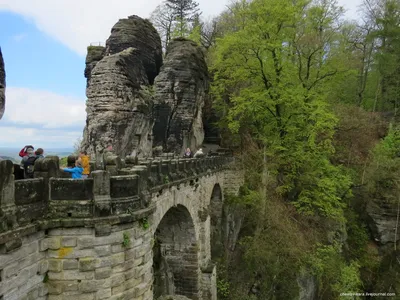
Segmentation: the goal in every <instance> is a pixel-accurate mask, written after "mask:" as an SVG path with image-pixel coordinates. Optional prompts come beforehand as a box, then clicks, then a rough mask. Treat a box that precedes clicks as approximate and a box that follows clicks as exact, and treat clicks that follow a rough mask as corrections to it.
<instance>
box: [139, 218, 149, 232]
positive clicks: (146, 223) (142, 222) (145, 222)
mask: <svg viewBox="0 0 400 300" xmlns="http://www.w3.org/2000/svg"><path fill="white" fill-rule="evenodd" d="M139 223H140V225H141V226H142V228H143V229H145V230H146V229H148V228H149V227H150V223H149V221H148V220H147V218H142V219H140V220H139Z"/></svg>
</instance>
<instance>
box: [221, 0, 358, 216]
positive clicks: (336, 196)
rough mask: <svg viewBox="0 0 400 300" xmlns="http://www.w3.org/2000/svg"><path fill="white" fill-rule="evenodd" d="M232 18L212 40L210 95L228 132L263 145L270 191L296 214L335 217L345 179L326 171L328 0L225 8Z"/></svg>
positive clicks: (330, 64)
mask: <svg viewBox="0 0 400 300" xmlns="http://www.w3.org/2000/svg"><path fill="white" fill-rule="evenodd" d="M233 14H234V15H236V16H235V17H234V19H236V20H240V23H239V26H238V27H236V29H235V30H234V31H233V32H230V33H227V34H226V35H225V36H224V37H223V38H221V39H219V40H218V42H217V46H216V61H215V66H214V71H215V85H214V89H213V90H214V94H215V95H216V97H217V99H218V101H219V105H220V106H221V109H222V110H223V111H225V112H227V113H226V115H225V122H226V124H227V125H228V126H229V129H230V131H231V132H232V133H234V134H239V135H243V134H248V135H250V136H252V138H253V139H254V140H255V141H256V142H257V144H258V145H259V147H265V153H264V155H265V157H266V161H267V162H268V161H269V162H270V163H269V164H268V168H269V170H270V172H271V173H272V174H275V175H276V181H277V191H278V192H279V193H280V194H281V195H283V196H284V197H285V198H286V199H288V200H291V201H292V202H293V203H294V205H295V206H296V207H297V208H298V210H299V211H301V212H304V213H305V214H317V215H321V216H325V217H331V218H334V219H336V220H343V211H342V208H343V205H344V204H343V202H342V201H341V200H342V197H343V196H345V195H346V192H347V191H348V190H349V185H350V180H349V178H348V176H346V175H345V174H344V173H343V172H342V170H341V169H340V168H338V167H335V166H333V165H332V164H331V163H330V161H329V157H330V155H331V154H332V153H333V152H334V149H333V147H332V143H331V140H332V136H333V133H334V126H335V124H336V119H335V117H334V116H333V115H332V114H331V113H330V112H329V110H328V109H327V105H326V103H325V102H324V100H325V99H324V96H325V97H326V94H327V92H326V89H327V86H326V82H327V79H328V78H331V77H333V76H335V75H336V74H337V73H338V72H339V67H340V64H339V63H338V61H337V56H335V53H336V52H339V51H340V49H338V47H337V46H336V43H335V41H336V40H335V39H334V35H335V34H336V32H337V31H336V30H335V26H337V22H338V20H337V19H338V17H339V16H340V14H341V10H340V9H339V8H338V7H336V6H335V2H334V1H320V2H316V3H310V2H308V1H295V2H293V1H289V0H267V1H266V0H255V1H252V2H250V3H247V2H244V1H243V2H241V5H240V6H237V8H236V9H235V10H233Z"/></svg>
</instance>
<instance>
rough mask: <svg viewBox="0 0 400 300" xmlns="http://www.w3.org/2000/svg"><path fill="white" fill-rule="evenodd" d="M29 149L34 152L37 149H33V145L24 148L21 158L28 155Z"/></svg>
mask: <svg viewBox="0 0 400 300" xmlns="http://www.w3.org/2000/svg"><path fill="white" fill-rule="evenodd" d="M28 148H32V150H35V148H33V146H32V145H26V146H25V147H24V148H22V149H21V151H19V156H20V157H24V156H27V155H28V151H27V150H28Z"/></svg>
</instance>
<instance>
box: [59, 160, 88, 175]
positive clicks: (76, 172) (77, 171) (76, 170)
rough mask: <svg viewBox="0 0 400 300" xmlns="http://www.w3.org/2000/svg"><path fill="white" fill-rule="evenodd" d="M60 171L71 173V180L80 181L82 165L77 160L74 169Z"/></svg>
mask: <svg viewBox="0 0 400 300" xmlns="http://www.w3.org/2000/svg"><path fill="white" fill-rule="evenodd" d="M61 170H62V171H64V172H68V173H72V179H82V172H83V168H82V163H81V161H80V160H79V159H77V160H76V162H75V167H74V168H61Z"/></svg>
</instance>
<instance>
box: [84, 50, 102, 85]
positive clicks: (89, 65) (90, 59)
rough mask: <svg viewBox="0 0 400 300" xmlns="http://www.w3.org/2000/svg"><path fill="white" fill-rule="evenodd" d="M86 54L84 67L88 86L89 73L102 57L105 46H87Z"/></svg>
mask: <svg viewBox="0 0 400 300" xmlns="http://www.w3.org/2000/svg"><path fill="white" fill-rule="evenodd" d="M87 52H88V53H87V55H86V61H85V63H86V68H85V78H86V79H87V84H86V87H88V86H89V81H90V77H91V73H92V70H93V68H94V67H95V66H96V64H97V63H98V62H99V61H100V60H101V59H102V58H103V57H104V54H105V47H103V46H89V47H88V49H87Z"/></svg>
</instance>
